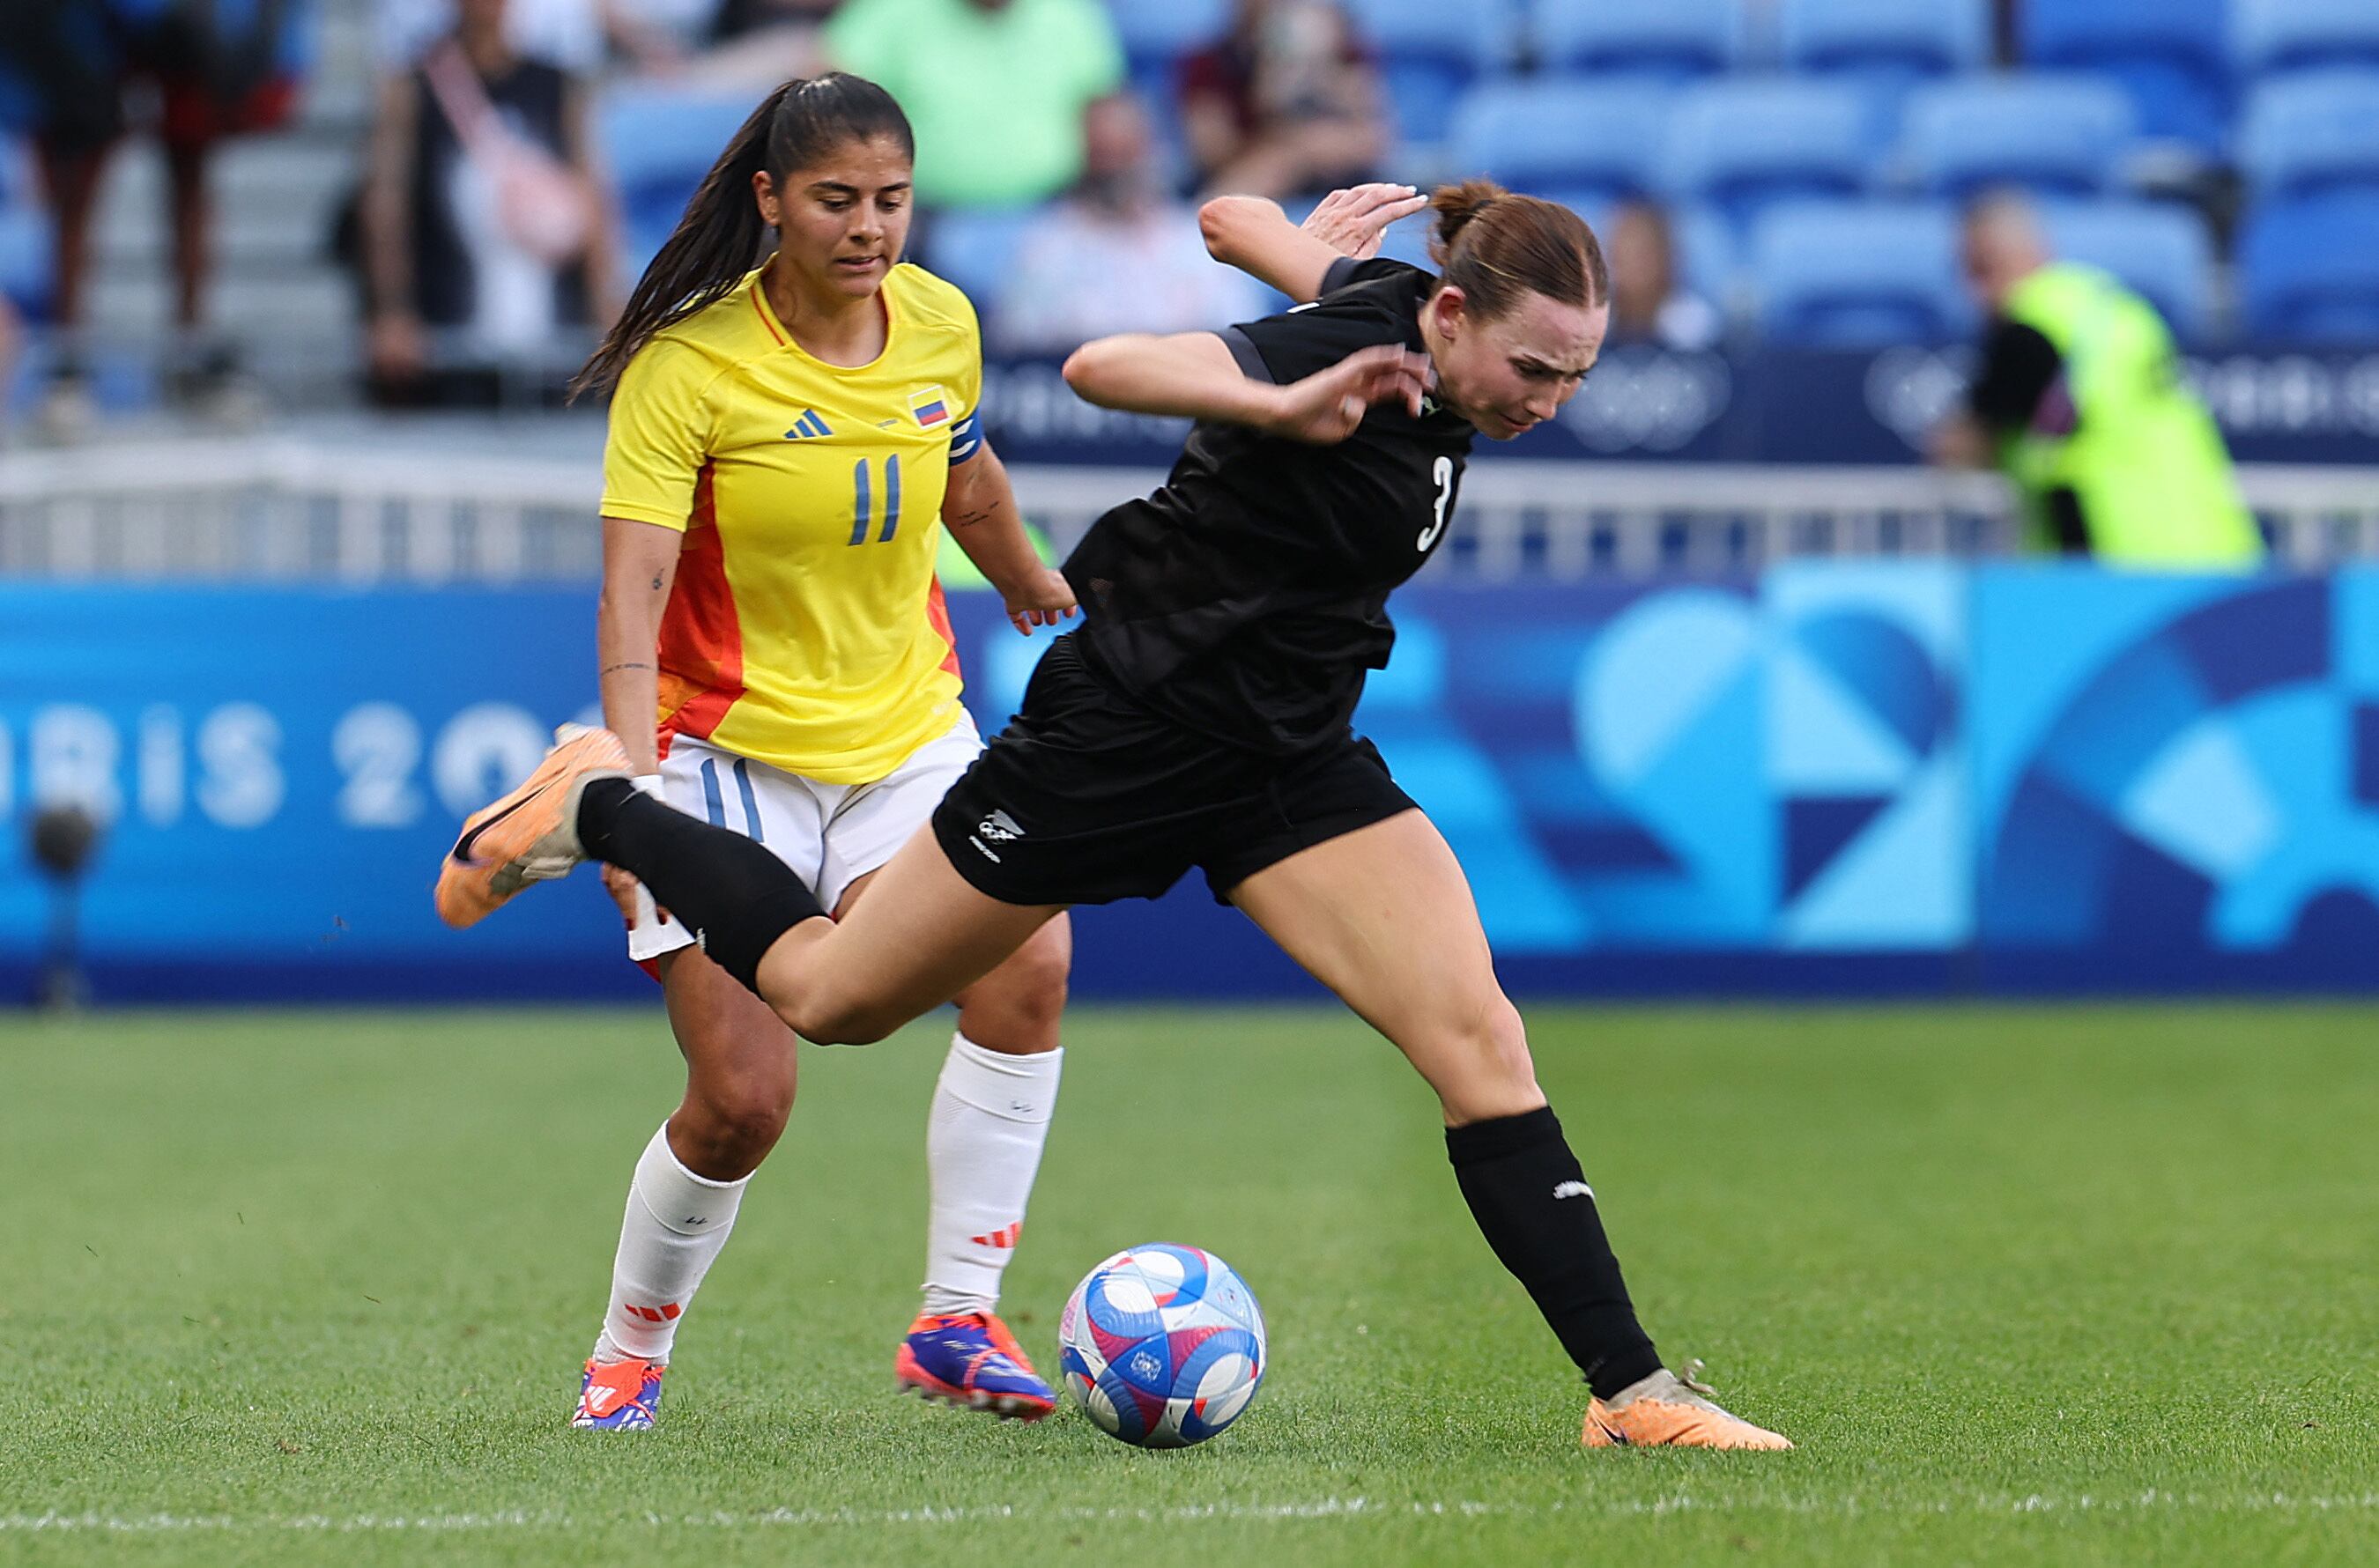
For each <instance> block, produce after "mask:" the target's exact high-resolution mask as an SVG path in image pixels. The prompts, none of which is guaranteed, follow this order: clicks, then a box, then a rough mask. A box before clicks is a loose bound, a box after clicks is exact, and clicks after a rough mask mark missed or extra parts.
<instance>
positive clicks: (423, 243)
mask: <svg viewBox="0 0 2379 1568" xmlns="http://www.w3.org/2000/svg"><path fill="white" fill-rule="evenodd" d="M509 4H510V0H463V4H462V6H461V8H460V20H459V23H458V25H457V26H456V28H455V30H453V33H451V34H450V35H448V36H447V37H446V38H445V39H443V40H441V41H440V42H437V43H435V44H433V45H432V46H431V47H430V49H429V52H428V54H427V55H426V56H425V57H424V58H423V60H422V62H421V64H420V65H419V66H417V67H415V68H414V69H413V70H412V71H410V72H408V73H407V74H405V76H403V77H400V78H395V79H393V80H392V81H390V82H388V83H387V84H386V85H385V86H384V87H383V88H382V90H381V93H380V113H379V118H378V120H377V122H376V123H375V124H374V126H373V127H372V136H371V151H370V165H369V168H368V171H367V174H366V176H365V187H364V193H363V200H362V206H361V212H360V217H361V220H362V240H363V256H362V265H363V270H364V279H363V282H364V285H365V297H366V300H367V310H368V343H367V353H368V358H369V363H370V375H371V380H372V390H373V392H375V394H376V395H378V396H380V397H381V398H383V399H386V400H390V401H395V402H457V401H481V400H483V399H484V398H486V397H488V396H489V395H490V394H491V392H492V389H493V386H494V382H493V381H492V380H491V378H490V377H489V374H488V372H489V369H490V368H499V367H503V366H507V365H521V364H525V365H528V366H530V367H531V368H546V369H553V368H559V367H558V366H556V365H555V364H553V363H552V361H553V360H554V359H555V357H556V350H557V349H561V350H562V354H563V355H564V356H567V354H568V352H569V351H568V349H567V348H566V347H564V346H563V345H564V344H567V343H568V341H569V340H568V337H567V336H566V335H563V336H562V337H560V338H559V339H558V338H557V334H556V329H557V328H561V327H571V326H586V325H591V324H594V323H596V322H598V321H600V320H604V319H606V318H608V316H609V314H610V311H611V310H612V309H613V308H616V306H617V301H618V297H619V291H618V286H617V278H616V276H615V273H616V263H615V259H614V257H613V256H612V253H611V241H610V235H611V223H610V218H609V214H608V213H607V212H606V211H604V199H603V197H602V194H601V192H602V186H601V182H600V181H599V180H598V178H597V177H596V175H595V171H594V166H593V155H592V151H591V149H590V144H589V140H588V132H587V115H586V99H585V92H584V90H583V89H582V88H581V86H580V84H579V82H578V81H577V79H576V78H574V77H573V76H572V75H571V74H570V73H568V72H566V71H563V70H562V69H561V68H559V67H558V66H551V65H549V64H547V63H545V62H544V61H541V60H534V59H529V58H525V57H524V56H523V55H521V54H518V53H517V52H516V51H515V50H514V49H513V45H512V43H511V42H510V33H509V29H508V27H507V24H506V15H505V14H506V11H507V9H508V7H509Z"/></svg>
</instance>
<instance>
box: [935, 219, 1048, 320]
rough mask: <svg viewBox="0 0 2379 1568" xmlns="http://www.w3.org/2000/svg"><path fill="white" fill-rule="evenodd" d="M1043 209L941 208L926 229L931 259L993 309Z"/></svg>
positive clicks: (983, 308)
mask: <svg viewBox="0 0 2379 1568" xmlns="http://www.w3.org/2000/svg"><path fill="white" fill-rule="evenodd" d="M1040 211H1041V209H1040V208H1037V207H987V208H981V209H977V210H974V211H951V212H937V213H935V214H934V215H933V218H932V221H931V223H930V224H929V225H928V226H927V227H926V230H925V246H924V250H925V257H924V259H925V265H926V266H927V267H928V268H930V269H932V270H933V271H934V272H936V274H938V275H939V276H941V277H943V278H946V279H948V281H949V282H951V283H956V284H958V286H959V287H960V288H961V289H964V290H965V291H966V294H967V297H968V298H970V299H972V300H973V301H974V304H975V308H976V309H978V310H981V311H984V312H986V313H987V312H989V311H990V310H992V309H993V308H996V306H997V304H998V302H999V298H1000V296H1001V295H1003V294H1005V293H1006V292H1007V289H1008V266H1009V264H1010V263H1011V262H1013V261H1014V260H1015V259H1016V248H1017V247H1018V246H1020V245H1021V244H1023V243H1024V235H1025V234H1026V232H1027V231H1028V230H1030V229H1031V228H1032V226H1033V219H1034V218H1035V217H1036V216H1038V215H1039V213H1040Z"/></svg>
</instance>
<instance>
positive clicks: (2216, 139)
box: [2019, 0, 2230, 154]
mask: <svg viewBox="0 0 2379 1568" xmlns="http://www.w3.org/2000/svg"><path fill="white" fill-rule="evenodd" d="M2227 9H2228V7H2227V6H2226V5H2225V3H2224V0H2050V3H2047V4H2041V3H2038V0H2035V3H2034V4H2031V5H2027V6H2023V8H2022V11H2021V15H2020V18H2019V19H2020V24H2021V29H2022V37H2021V41H2020V43H2021V49H2022V53H2023V60H2024V63H2025V64H2026V65H2028V66H2032V67H2034V68H2035V69H2039V70H2087V71H2097V72H2102V73H2104V74H2106V75H2107V76H2109V77H2111V78H2113V79H2114V80H2115V81H2116V82H2118V83H2119V84H2120V85H2121V87H2122V89H2123V90H2124V92H2125V93H2126V94H2128V95H2129V96H2130V98H2131V107H2132V109H2133V110H2134V111H2136V112H2137V114H2138V115H2139V123H2140V128H2141V130H2142V131H2144V133H2146V134H2147V135H2149V136H2153V137H2159V138H2167V139H2172V140H2176V141H2182V142H2186V143H2188V144H2189V145H2190V146H2192V147H2194V148H2196V149H2197V150H2199V151H2202V152H2205V153H2209V154H2212V153H2218V152H2219V151H2221V149H2222V142H2223V136H2224V132H2225V130H2226V129H2227V127H2228V115H2229V79H2230V67H2229V40H2228V37H2226V36H2225V27H2224V24H2225V21H2226V13H2227Z"/></svg>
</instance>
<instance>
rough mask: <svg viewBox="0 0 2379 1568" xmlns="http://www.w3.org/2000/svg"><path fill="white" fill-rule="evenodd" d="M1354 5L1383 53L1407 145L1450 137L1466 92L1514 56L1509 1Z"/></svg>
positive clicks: (1369, 0)
mask: <svg viewBox="0 0 2379 1568" xmlns="http://www.w3.org/2000/svg"><path fill="white" fill-rule="evenodd" d="M1349 9H1351V10H1352V11H1353V13H1354V16H1355V20H1356V24H1357V25H1358V26H1359V28H1360V29H1361V30H1362V32H1363V36H1364V38H1365V40H1366V41H1367V42H1369V43H1370V44H1371V49H1372V51H1373V53H1374V54H1377V55H1378V56H1379V61H1380V75H1381V77H1382V78H1383V86H1384V87H1385V89H1386V92H1387V97H1388V104H1389V107H1390V109H1391V110H1392V111H1393V112H1394V113H1395V118H1396V134H1397V136H1398V138H1399V139H1401V140H1403V141H1405V142H1407V143H1408V144H1419V145H1421V146H1426V147H1434V146H1436V145H1437V144H1438V143H1440V142H1442V141H1443V140H1444V139H1445V134H1446V129H1447V127H1449V126H1450V125H1451V124H1452V123H1453V120H1454V113H1455V105H1456V104H1458V103H1460V102H1461V99H1462V95H1463V94H1464V93H1465V92H1467V90H1469V89H1470V87H1471V85H1472V84H1473V83H1475V82H1477V81H1478V80H1479V78H1481V77H1485V76H1490V75H1492V74H1493V73H1494V72H1495V71H1497V70H1499V69H1501V68H1502V67H1503V66H1504V65H1505V64H1506V63H1507V62H1508V61H1509V60H1510V59H1511V55H1512V28H1513V14H1512V11H1511V8H1510V6H1509V5H1508V4H1506V3H1505V0H1475V3H1473V4H1469V5H1459V6H1449V5H1447V4H1446V3H1445V0H1350V5H1349Z"/></svg>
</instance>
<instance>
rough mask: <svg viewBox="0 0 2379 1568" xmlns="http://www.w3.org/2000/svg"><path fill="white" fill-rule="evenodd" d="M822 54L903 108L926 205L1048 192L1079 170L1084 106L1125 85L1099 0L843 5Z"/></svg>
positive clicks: (1012, 199) (1020, 199) (1027, 200)
mask: <svg viewBox="0 0 2379 1568" xmlns="http://www.w3.org/2000/svg"><path fill="white" fill-rule="evenodd" d="M825 47H826V52H827V54H828V55H829V56H830V57H831V58H832V59H833V61H834V63H835V64H836V65H838V66H841V67H842V68H843V69H845V70H848V71H851V72H854V73H856V74H858V75H860V76H863V77H867V78H872V79H874V80H876V81H877V82H880V83H882V84H883V85H884V86H885V87H886V88H887V89H888V90H890V91H891V93H892V96H893V97H895V98H897V99H899V100H900V105H901V107H902V108H904V109H905V110H907V111H908V114H909V119H910V123H911V124H912V125H913V126H914V127H916V131H917V200H918V202H919V203H920V204H921V205H923V206H926V207H1017V206H1026V205H1030V204H1032V203H1033V202H1037V201H1045V200H1047V199H1049V198H1051V197H1054V196H1056V195H1057V194H1058V193H1059V192H1061V191H1063V190H1064V189H1065V188H1066V187H1069V186H1070V185H1072V184H1073V183H1074V180H1075V178H1076V177H1077V176H1078V175H1080V174H1081V168H1082V110H1083V108H1084V107H1085V106H1086V105H1088V104H1089V103H1091V102H1092V101H1093V100H1094V99H1098V98H1103V97H1105V96H1106V95H1107V94H1108V93H1110V92H1113V91H1115V90H1117V88H1118V87H1120V86H1121V85H1122V83H1123V78H1124V62H1123V49H1122V46H1121V45H1120V44H1119V43H1118V42H1117V40H1116V32H1115V24H1114V23H1113V22H1112V21H1111V20H1110V19H1109V18H1108V17H1107V13H1106V8H1105V6H1101V5H1100V4H1099V0H850V4H848V5H846V6H843V8H842V9H841V10H840V11H839V12H837V13H836V14H835V17H834V19H833V20H832V21H830V22H828V23H827V28H826V37H825Z"/></svg>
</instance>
